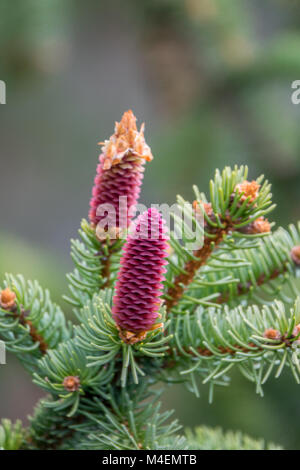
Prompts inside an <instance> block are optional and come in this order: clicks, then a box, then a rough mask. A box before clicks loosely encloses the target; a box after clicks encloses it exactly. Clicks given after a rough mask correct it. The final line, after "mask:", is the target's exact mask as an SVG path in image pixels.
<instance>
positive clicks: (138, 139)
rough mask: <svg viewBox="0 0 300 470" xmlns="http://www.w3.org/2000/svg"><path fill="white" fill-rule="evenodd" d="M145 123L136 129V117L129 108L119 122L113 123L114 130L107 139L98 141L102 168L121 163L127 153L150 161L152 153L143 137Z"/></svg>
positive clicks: (107, 168) (105, 168)
mask: <svg viewBox="0 0 300 470" xmlns="http://www.w3.org/2000/svg"><path fill="white" fill-rule="evenodd" d="M144 129H145V124H144V123H143V124H142V125H141V128H140V130H139V131H138V129H137V126H136V117H135V115H134V114H133V112H132V111H131V109H130V110H128V111H126V112H125V113H124V114H123V116H122V119H121V121H120V122H116V123H115V132H114V134H112V136H111V137H110V139H109V140H105V141H104V142H99V145H102V149H101V150H102V155H101V156H102V160H103V168H104V170H109V169H110V168H111V167H112V166H114V165H117V164H119V163H121V161H122V159H123V157H124V156H125V154H127V153H132V155H136V156H137V157H139V158H141V159H143V160H146V161H151V160H152V159H153V155H152V152H151V149H150V147H149V146H148V145H147V144H146V141H145V137H144Z"/></svg>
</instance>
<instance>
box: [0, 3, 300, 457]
mask: <svg viewBox="0 0 300 470" xmlns="http://www.w3.org/2000/svg"><path fill="white" fill-rule="evenodd" d="M0 79H1V80H4V81H5V82H6V85H7V104H6V105H0V155H1V165H0V209H1V210H0V214H1V215H0V274H1V275H3V273H4V272H6V271H9V272H13V273H15V274H16V273H18V272H21V273H23V274H24V275H25V276H26V277H29V278H38V279H39V280H40V281H41V283H42V285H44V286H49V288H50V289H51V291H52V295H53V297H54V298H55V299H56V300H57V301H59V302H60V301H61V295H62V293H63V292H65V291H66V281H65V277H64V274H65V272H67V271H69V270H71V269H72V265H71V261H70V258H69V239H70V237H75V236H76V231H77V228H78V226H79V223H80V220H81V218H82V217H86V216H87V213H88V202H89V197H90V192H91V185H92V180H93V177H94V173H95V168H96V163H97V158H98V153H99V148H98V147H97V142H98V141H99V140H103V139H104V138H106V137H108V136H109V135H110V134H111V133H112V131H113V125H114V121H115V120H118V119H119V118H120V116H121V114H122V113H123V112H124V111H125V110H127V109H128V108H132V109H133V111H134V112H135V114H136V115H137V116H138V119H139V122H141V121H145V122H146V138H147V141H148V143H149V144H150V145H151V147H152V151H153V154H154V155H155V159H154V160H153V162H151V163H150V164H148V165H147V170H146V174H145V181H144V187H143V193H142V197H141V202H143V203H146V204H150V203H158V202H166V203H173V202H174V200H175V195H176V194H177V193H181V194H182V195H183V196H184V197H185V198H187V199H188V198H191V197H192V190H191V186H192V184H194V183H196V184H197V185H198V186H199V187H200V188H201V190H207V188H208V181H209V178H210V177H211V176H212V175H213V172H214V169H215V167H220V168H222V167H224V166H225V165H230V164H234V163H238V164H241V163H245V164H248V165H249V167H250V176H251V177H253V178H255V177H256V176H257V175H259V174H261V173H264V174H265V175H266V176H267V177H268V179H270V180H271V181H272V183H273V193H274V201H275V202H276V203H277V204H278V207H277V209H276V211H275V212H274V214H273V218H274V220H275V221H276V223H277V224H282V225H284V224H288V223H289V222H290V221H296V220H297V219H299V218H300V207H299V198H300V187H299V177H300V132H299V130H300V127H299V124H300V105H299V106H297V105H293V104H292V102H291V93H292V90H291V83H292V82H293V81H294V80H297V79H300V2H299V1H296V0H295V1H293V0H264V2H262V1H261V0H107V1H106V0H103V1H101V0H85V1H84V2H83V1H79V0H77V1H76V0H14V1H13V2H12V1H10V0H0ZM65 307H66V310H67V311H68V307H67V306H65ZM0 395H1V400H0V416H3V417H10V418H13V419H14V418H17V417H20V416H21V417H22V419H23V420H24V422H26V419H27V418H26V417H27V415H28V414H29V413H31V412H32V409H33V405H34V402H35V401H36V399H37V398H38V397H39V396H40V392H39V390H37V389H36V388H35V387H34V386H33V385H32V384H31V382H30V380H29V378H28V377H27V375H26V373H25V372H23V370H22V368H21V367H20V366H19V365H18V363H17V362H16V361H15V360H14V358H13V357H11V356H9V357H8V363H7V365H6V366H0ZM163 401H164V406H165V407H168V408H170V407H174V408H176V413H177V415H178V417H179V418H180V420H181V422H182V424H184V425H185V426H193V425H196V424H201V423H204V424H208V425H213V426H215V425H220V426H222V427H223V428H224V429H226V430H227V429H233V430H236V429H241V430H242V431H244V432H247V433H249V434H250V435H252V436H253V437H260V436H262V437H264V438H265V439H266V440H267V441H270V440H271V441H275V442H276V443H280V444H282V445H284V446H285V447H286V448H294V449H299V448H300V427H299V422H300V388H299V387H297V386H296V385H295V383H294V380H293V379H292V378H291V377H290V376H289V375H288V374H284V376H283V377H281V378H280V380H277V381H276V380H275V379H274V380H271V381H270V382H269V383H268V385H267V386H266V387H265V398H264V399H262V398H260V397H259V396H257V395H256V394H255V390H254V386H253V385H251V384H249V383H247V382H246V381H245V380H244V379H243V378H241V377H240V376H234V377H233V385H232V386H231V387H228V388H227V389H220V390H218V391H217V393H216V395H215V400H214V403H213V404H212V405H208V400H207V389H206V388H205V387H203V390H202V396H201V398H200V399H196V398H194V397H193V396H192V395H190V394H189V392H187V391H185V389H184V388H183V387H181V386H176V387H173V388H172V389H168V390H167V391H166V392H165V394H164V396H163Z"/></svg>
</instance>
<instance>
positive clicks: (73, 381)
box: [63, 375, 80, 392]
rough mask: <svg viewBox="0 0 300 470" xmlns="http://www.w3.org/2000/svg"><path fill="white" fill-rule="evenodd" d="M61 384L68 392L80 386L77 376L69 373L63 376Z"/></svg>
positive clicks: (74, 390) (75, 390)
mask: <svg viewBox="0 0 300 470" xmlns="http://www.w3.org/2000/svg"><path fill="white" fill-rule="evenodd" d="M63 386H64V387H65V389H66V390H67V391H68V392H77V390H79V387H80V380H79V377H78V376H74V375H69V376H68V377H65V378H64V381H63Z"/></svg>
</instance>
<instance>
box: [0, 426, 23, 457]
mask: <svg viewBox="0 0 300 470" xmlns="http://www.w3.org/2000/svg"><path fill="white" fill-rule="evenodd" d="M24 437H25V431H24V429H23V427H22V422H21V421H20V420H17V421H16V422H15V423H14V424H13V423H12V422H11V421H10V420H9V419H2V420H1V424H0V450H18V449H20V447H21V446H22V443H23V440H24Z"/></svg>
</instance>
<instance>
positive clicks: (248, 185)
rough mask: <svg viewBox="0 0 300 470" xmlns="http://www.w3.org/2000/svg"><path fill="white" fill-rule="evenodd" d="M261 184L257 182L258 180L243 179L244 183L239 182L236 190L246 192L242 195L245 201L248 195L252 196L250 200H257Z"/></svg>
mask: <svg viewBox="0 0 300 470" xmlns="http://www.w3.org/2000/svg"><path fill="white" fill-rule="evenodd" d="M259 188H260V184H258V183H257V181H255V180H254V181H247V180H245V181H243V182H242V183H239V184H237V185H236V187H235V191H236V190H238V192H239V193H240V194H241V193H244V194H243V195H242V197H241V201H245V200H246V199H247V198H248V197H250V200H249V202H253V201H255V199H257V197H258V192H259Z"/></svg>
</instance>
